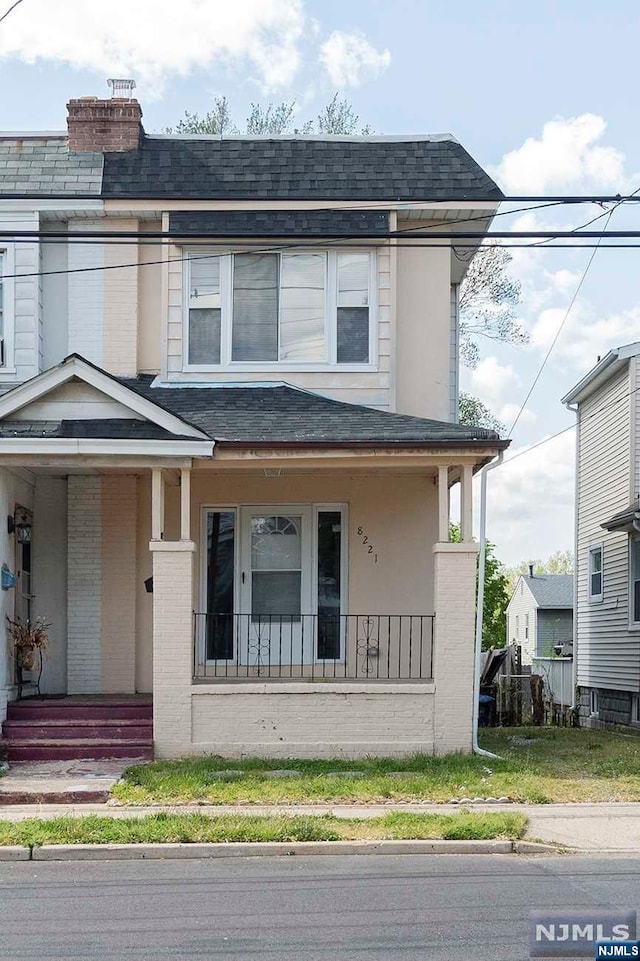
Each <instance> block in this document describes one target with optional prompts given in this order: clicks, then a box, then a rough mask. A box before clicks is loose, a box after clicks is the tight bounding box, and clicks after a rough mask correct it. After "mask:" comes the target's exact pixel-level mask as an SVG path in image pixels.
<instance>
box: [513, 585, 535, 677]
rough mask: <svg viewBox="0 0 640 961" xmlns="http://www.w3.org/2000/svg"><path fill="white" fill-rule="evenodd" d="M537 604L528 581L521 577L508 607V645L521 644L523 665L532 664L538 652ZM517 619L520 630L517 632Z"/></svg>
mask: <svg viewBox="0 0 640 961" xmlns="http://www.w3.org/2000/svg"><path fill="white" fill-rule="evenodd" d="M536 610H537V607H536V602H535V601H534V599H533V594H532V593H531V591H530V590H529V588H528V587H527V579H526V578H525V577H522V576H521V577H519V578H518V580H517V581H516V586H515V590H514V592H513V596H512V597H511V600H510V601H509V604H508V605H507V644H514V643H515V644H519V645H520V647H521V649H522V663H523V664H531V658H532V657H533V655H534V654H535V651H536ZM527 616H528V617H529V637H528V638H527V637H525V633H526V623H527ZM516 617H517V618H518V630H517V631H516Z"/></svg>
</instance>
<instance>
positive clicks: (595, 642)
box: [563, 343, 640, 727]
mask: <svg viewBox="0 0 640 961" xmlns="http://www.w3.org/2000/svg"><path fill="white" fill-rule="evenodd" d="M639 388H640V343H634V344H628V345H626V346H624V347H618V348H617V349H615V350H611V351H609V353H608V354H607V355H606V356H605V357H604V358H603V359H602V360H600V361H599V362H598V364H596V366H595V367H594V368H593V369H592V370H591V371H589V373H588V374H587V375H586V376H585V377H584V378H583V379H582V380H581V381H580V383H579V384H577V385H576V387H574V388H573V390H571V391H570V392H569V393H568V394H567V395H566V396H565V397H564V398H563V402H564V403H565V404H566V405H567V406H568V407H569V408H570V409H571V410H575V411H576V413H577V422H578V423H577V426H578V447H577V500H576V588H577V589H576V596H577V608H576V631H575V657H576V684H577V687H578V689H579V696H578V709H579V715H580V719H581V723H582V724H584V725H586V726H589V727H602V726H607V725H640V505H639V502H638V493H639V488H640V480H639V467H640V462H639V457H640V444H639V443H638V442H639V440H640V391H639Z"/></svg>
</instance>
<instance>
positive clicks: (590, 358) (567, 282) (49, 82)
mask: <svg viewBox="0 0 640 961" xmlns="http://www.w3.org/2000/svg"><path fill="white" fill-rule="evenodd" d="M9 5H10V2H9V0H4V3H3V2H2V0H0V13H1V12H2V11H3V10H4V9H6V7H8V6H9ZM639 20H640V14H639V10H638V6H637V4H636V3H634V2H632V0H628V2H627V0H613V2H610V3H608V4H603V3H602V2H601V0H599V2H595V0H555V2H551V0H546V2H545V0H533V2H530V0H518V2H513V0H511V2H499V0H484V2H483V3H478V2H470V0H459V2H458V3H456V4H451V3H450V2H444V0H433V2H430V0H393V2H392V0H341V2H337V0H323V2H315V0H235V2H234V3H233V4H229V3H227V2H220V0H181V2H180V3H179V4H176V3H175V2H174V0H108V2H107V0H105V2H103V0H91V3H90V4H88V3H86V0H56V2H55V3H53V2H51V0H23V2H22V3H21V5H20V6H19V7H18V8H16V10H15V11H14V12H13V13H12V14H11V15H10V17H8V18H7V20H6V21H4V22H3V23H0V83H1V89H3V90H4V91H5V92H6V91H8V90H10V91H12V95H11V96H4V97H2V100H1V101H0V129H4V130H34V129H35V130H42V129H49V130H51V129H54V130H55V129H63V128H64V123H65V103H66V100H67V99H68V98H69V97H72V96H82V95H88V94H98V95H106V94H107V88H106V84H105V79H106V77H108V76H133V77H136V79H137V81H138V91H137V92H138V95H139V99H140V100H141V102H142V104H143V109H144V122H145V127H146V129H147V130H148V131H149V132H159V131H161V130H162V129H163V128H164V127H165V126H167V125H169V124H172V123H175V122H176V120H178V119H179V117H180V116H181V114H182V113H183V111H184V110H185V109H188V110H190V111H191V112H193V111H199V112H204V111H206V110H207V109H208V107H209V106H210V104H211V101H212V98H213V97H214V96H216V95H220V94H223V93H224V94H226V95H227V96H228V97H229V99H230V101H231V104H232V107H233V109H234V112H235V114H236V116H237V119H238V121H239V122H241V121H242V119H243V117H244V116H245V115H246V110H247V107H248V104H249V103H250V102H251V101H252V100H261V101H268V100H270V99H271V100H275V101H279V100H281V99H293V98H295V99H296V100H297V102H298V105H299V110H300V116H301V118H302V117H305V118H306V117H307V116H314V115H315V114H316V113H317V111H318V110H319V109H320V108H321V107H322V106H323V105H324V104H325V103H326V102H327V101H328V100H329V99H330V98H331V96H332V94H333V93H334V92H335V91H336V90H338V89H339V90H340V91H341V93H343V94H344V95H346V96H347V97H349V98H350V100H351V101H352V102H353V104H354V106H355V109H356V111H357V112H358V114H359V115H360V117H361V119H362V121H363V122H366V123H368V124H370V125H371V126H372V127H373V128H374V129H375V130H376V131H378V132H380V133H429V132H444V131H449V132H452V133H453V134H455V136H456V137H458V139H459V140H460V141H461V142H462V143H463V144H464V145H465V147H466V148H467V149H468V150H469V151H470V152H471V153H472V154H473V155H474V157H475V158H476V159H477V160H478V161H479V162H480V163H481V164H482V165H483V166H485V167H486V168H487V169H489V170H490V171H491V172H492V173H493V175H494V176H495V177H496V178H497V179H498V180H499V182H500V183H501V185H502V186H503V187H504V189H505V190H506V191H508V192H510V193H512V194H516V193H517V194H529V193H540V194H554V193H556V194H582V193H617V192H618V191H620V192H624V191H629V190H631V189H634V188H636V187H638V186H639V185H640V126H639V125H638V124H637V123H636V121H635V118H636V117H637V78H636V71H635V66H636V62H637V36H638V26H639ZM598 212H599V211H598V210H597V209H595V208H594V207H592V206H585V207H584V208H582V209H580V210H573V209H572V210H571V211H560V212H556V211H552V212H549V211H538V212H537V213H535V214H531V215H528V216H527V217H526V218H524V219H523V218H516V217H514V218H507V217H503V218H500V221H499V223H501V224H502V225H504V226H507V225H509V224H512V225H514V226H515V225H517V226H521V227H524V226H535V227H541V228H545V227H557V226H562V227H569V226H574V225H575V224H577V223H581V222H583V221H586V220H588V219H589V218H590V217H593V216H594V215H595V214H596V213H598ZM639 214H640V211H638V212H636V211H635V209H630V208H625V209H623V210H620V211H617V212H616V213H615V214H614V215H613V220H612V227H618V228H623V227H634V226H638V225H639V224H640V221H639V220H638V216H639ZM600 223H601V224H602V223H604V221H600ZM588 257H589V251H575V250H568V249H567V250H546V251H545V250H538V251H518V252H517V254H516V256H515V259H514V264H513V273H514V275H515V276H517V277H518V278H519V279H520V280H521V282H522V285H523V299H522V305H521V308H520V316H521V319H522V322H523V323H524V324H525V326H526V327H527V329H528V330H529V331H530V334H531V342H530V344H529V346H528V347H526V348H518V349H516V348H512V347H506V346H498V347H496V345H495V344H493V343H491V342H487V343H486V344H482V345H481V347H482V351H483V359H482V361H481V364H480V366H479V368H478V369H477V370H476V371H475V372H466V373H465V374H464V377H463V380H464V383H465V385H466V386H467V388H468V389H471V390H472V391H473V392H475V393H477V394H478V395H479V396H481V397H482V399H483V400H485V402H487V403H488V404H489V405H490V406H492V408H493V409H494V410H496V412H497V413H498V414H501V415H502V417H503V419H504V420H505V421H506V422H510V420H511V419H512V414H513V413H514V411H515V410H517V407H518V405H519V403H520V402H521V400H522V399H523V398H524V395H525V394H526V391H527V389H528V386H529V384H530V383H531V380H532V379H533V376H534V375H535V372H536V370H537V369H538V367H539V365H540V363H541V361H542V358H543V356H544V354H545V352H546V350H547V349H548V346H549V344H550V343H551V340H552V338H553V336H554V333H555V331H556V330H557V328H558V325H559V324H560V323H561V321H562V319H563V316H564V314H565V312H566V308H567V306H568V304H569V302H570V300H571V297H572V295H573V293H574V291H575V289H576V286H577V284H578V282H579V280H580V277H581V273H582V270H583V269H584V266H585V264H586V262H587V260H588ZM637 277H638V254H637V253H636V252H634V251H611V250H610V251H604V250H602V251H599V252H598V254H597V255H596V257H595V260H594V263H593V265H592V267H591V269H590V271H589V274H588V276H587V279H586V281H585V283H584V286H583V287H582V290H581V292H580V296H579V298H578V300H577V301H576V304H575V306H574V308H573V310H572V311H571V314H570V316H569V319H568V320H567V322H566V324H565V327H564V331H563V334H562V336H561V338H560V340H559V341H558V344H557V346H556V347H555V348H554V351H553V353H552V355H551V359H550V361H549V364H548V366H547V368H546V370H545V372H544V373H543V375H542V377H541V379H540V382H539V384H538V386H537V388H536V390H535V392H534V394H533V396H532V398H531V400H530V402H529V403H528V405H527V409H526V411H525V414H524V415H523V417H522V419H521V421H520V423H519V425H518V428H517V430H516V432H515V435H514V443H513V453H520V452H521V451H523V450H524V449H525V448H526V447H528V446H530V445H532V444H535V443H536V442H538V441H539V440H541V439H542V438H544V437H545V436H547V435H549V434H552V433H554V432H556V431H558V430H560V429H562V428H563V427H565V426H567V425H568V424H570V423H571V422H572V417H571V415H570V414H569V413H568V412H567V411H565V410H564V408H563V407H562V405H561V404H560V400H559V398H560V397H561V396H562V394H563V393H564V392H565V391H566V390H567V389H568V388H569V387H571V386H572V385H573V384H574V383H575V382H576V381H577V380H578V379H579V378H580V377H581V376H582V375H583V374H584V373H585V372H586V370H587V369H589V367H590V366H591V365H592V364H593V363H594V362H595V360H596V357H597V356H598V354H603V353H605V352H606V351H607V350H608V349H609V348H610V347H612V346H615V345H617V344H620V343H625V342H629V341H632V340H636V339H640V337H639V335H638V330H640V295H639V289H638V283H637ZM572 457H573V434H572V433H568V434H565V435H563V437H561V438H559V439H558V440H556V441H551V442H550V443H548V444H545V445H543V446H541V447H539V448H537V449H536V450H534V451H532V452H531V453H530V454H523V455H522V456H520V457H518V458H517V459H516V460H514V462H513V464H512V465H509V464H507V465H506V466H505V467H504V468H502V469H501V470H500V471H499V472H496V473H495V474H494V475H493V477H492V482H491V486H492V494H491V495H490V516H489V530H490V536H491V537H492V539H493V540H494V541H496V543H497V545H498V551H499V554H500V555H501V556H502V557H503V558H504V559H505V560H506V561H507V562H509V563H513V562H516V561H518V560H520V559H527V558H532V557H539V556H544V555H546V554H548V553H550V552H551V551H554V550H558V549H563V548H567V547H570V546H571V545H572V520H573V518H572V498H573V477H572V470H573V463H572Z"/></svg>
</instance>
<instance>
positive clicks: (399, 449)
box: [0, 97, 508, 757]
mask: <svg viewBox="0 0 640 961" xmlns="http://www.w3.org/2000/svg"><path fill="white" fill-rule="evenodd" d="M141 116H142V111H141V108H140V105H139V104H138V102H137V101H136V100H135V99H127V98H114V99H112V100H98V99H96V98H91V97H88V98H81V99H79V100H72V101H71V102H70V103H69V105H68V133H61V134H41V135H38V134H25V135H20V136H18V135H17V134H15V133H14V134H7V135H5V136H4V137H3V136H0V286H1V287H2V292H3V298H4V299H3V301H1V302H0V303H2V330H1V340H0V346H1V347H2V353H1V354H0V393H1V394H2V396H1V397H0V508H1V511H0V516H2V517H3V518H4V523H3V526H2V531H1V532H0V566H2V564H3V563H4V565H5V566H6V571H5V583H4V586H5V587H6V590H3V591H2V593H1V594H0V621H1V622H4V615H5V614H11V615H13V614H20V615H21V616H23V617H29V616H31V615H43V616H45V617H46V618H47V620H48V621H50V622H51V624H52V627H51V635H52V648H51V657H50V659H49V660H48V661H47V662H46V664H45V669H44V672H43V675H42V679H41V690H42V692H43V693H45V694H48V695H64V694H73V695H76V696H84V697H86V698H87V700H90V699H91V698H92V697H93V698H95V697H96V696H105V695H107V696H109V697H110V698H111V699H112V700H113V699H116V700H117V699H118V698H122V697H124V698H126V697H133V696H135V695H146V697H147V701H149V699H150V696H151V695H152V697H153V725H154V747H155V751H156V755H157V756H165V757H170V756H173V757H175V756H179V755H184V754H201V753H219V754H220V753H223V754H226V755H228V756H229V755H234V756H238V755H241V754H267V755H274V754H279V755H307V756H308V755H314V756H318V755H325V756H335V755H337V754H343V755H352V756H353V755H367V754H376V753H378V754H390V753H403V752H404V753H410V752H414V751H424V752H432V753H442V752H444V751H447V750H466V751H468V750H470V749H471V732H472V714H473V703H472V700H473V699H472V686H473V683H472V682H473V663H474V657H473V646H474V607H475V581H476V566H477V544H476V543H475V542H474V540H473V508H472V496H473V495H472V491H473V475H474V472H476V471H478V470H479V469H480V468H481V467H482V466H483V465H485V464H488V463H489V462H491V461H492V460H493V458H494V457H495V456H496V455H497V453H498V452H499V451H500V450H502V449H504V448H505V447H506V446H507V443H508V442H506V441H501V440H500V439H499V437H498V436H497V434H496V433H495V432H493V431H490V430H486V429H483V428H478V427H466V426H463V425H460V424H458V423H456V420H457V400H458V340H459V318H458V289H459V285H460V283H461V281H462V280H463V278H464V275H465V271H466V270H467V267H468V263H469V258H468V257H466V256H465V257H458V256H457V255H456V251H455V250H454V249H453V248H452V247H451V246H450V244H449V243H448V242H447V240H446V238H444V237H440V236H439V232H440V233H441V232H442V231H443V230H450V229H452V228H453V229H456V230H463V231H464V230H469V229H470V230H472V231H474V232H475V233H477V243H478V244H480V243H481V240H482V238H483V236H484V235H485V233H486V231H487V230H488V228H489V225H490V223H491V219H492V217H493V215H494V213H495V211H496V209H497V206H498V204H499V202H500V200H501V197H502V194H501V192H500V190H499V188H498V187H497V186H496V184H495V183H494V182H493V181H492V180H491V178H490V177H489V176H488V175H487V174H486V173H485V172H484V171H483V170H482V168H481V167H479V165H478V164H477V163H476V162H475V160H473V158H472V157H470V156H469V154H468V153H467V152H466V151H465V150H464V148H463V147H462V146H461V145H460V144H459V143H458V142H457V141H456V140H455V138H453V137H452V136H451V135H449V134H443V135H435V136H414V135H411V136H408V137H406V138H405V137H401V136H392V137H377V136H375V137H295V136H283V137H233V136H232V137H206V136H205V137H181V136H148V135H147V134H146V133H145V131H144V130H143V128H142V124H141ZM425 231H428V232H429V233H428V234H427V238H428V239H427V241H425V239H424V238H422V239H421V234H424V232H425ZM432 238H433V242H431V239H432ZM458 483H460V484H461V487H462V525H461V526H462V542H461V543H451V542H450V537H449V492H450V488H451V486H452V485H454V484H458ZM2 512H3V513H2ZM14 576H15V577H16V578H17V580H16V582H15V583H12V580H13V577H14ZM0 633H1V632H0ZM0 647H1V648H2V650H1V651H0V720H1V719H2V718H3V717H4V714H5V712H6V710H7V703H6V702H7V700H9V701H11V700H13V699H14V698H15V696H16V686H15V683H14V682H15V674H14V665H13V664H12V663H10V662H8V661H7V660H5V645H4V637H0ZM15 709H16V708H15V705H13V706H12V707H11V708H10V709H9V713H10V714H11V713H12V711H15ZM10 725H11V718H9V730H10ZM5 733H7V726H5ZM50 737H51V738H53V739H54V740H55V738H54V733H53V732H50ZM14 747H15V745H14ZM54 747H56V750H57V749H58V748H59V745H58V744H55V745H54ZM27 748H28V746H27ZM107 749H108V746H107V747H105V750H107ZM9 753H10V757H11V747H10V751H9ZM55 756H57V757H60V756H62V755H61V754H60V752H59V751H58V753H57V754H56V755H55ZM82 756H86V755H82Z"/></svg>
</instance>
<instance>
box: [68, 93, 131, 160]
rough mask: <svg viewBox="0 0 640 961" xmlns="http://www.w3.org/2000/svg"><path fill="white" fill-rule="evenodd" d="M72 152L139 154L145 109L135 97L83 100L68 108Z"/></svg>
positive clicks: (85, 98)
mask: <svg viewBox="0 0 640 961" xmlns="http://www.w3.org/2000/svg"><path fill="white" fill-rule="evenodd" d="M67 129H68V131H69V150H72V151H89V150H90V151H95V152H105V153H106V152H109V151H124V150H137V149H138V147H139V146H140V138H141V137H142V134H143V130H142V108H141V106H140V104H139V103H138V101H137V100H135V99H134V98H133V97H111V98H110V99H109V100H99V99H98V97H79V98H78V99H77V100H70V101H69V103H68V104H67Z"/></svg>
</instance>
